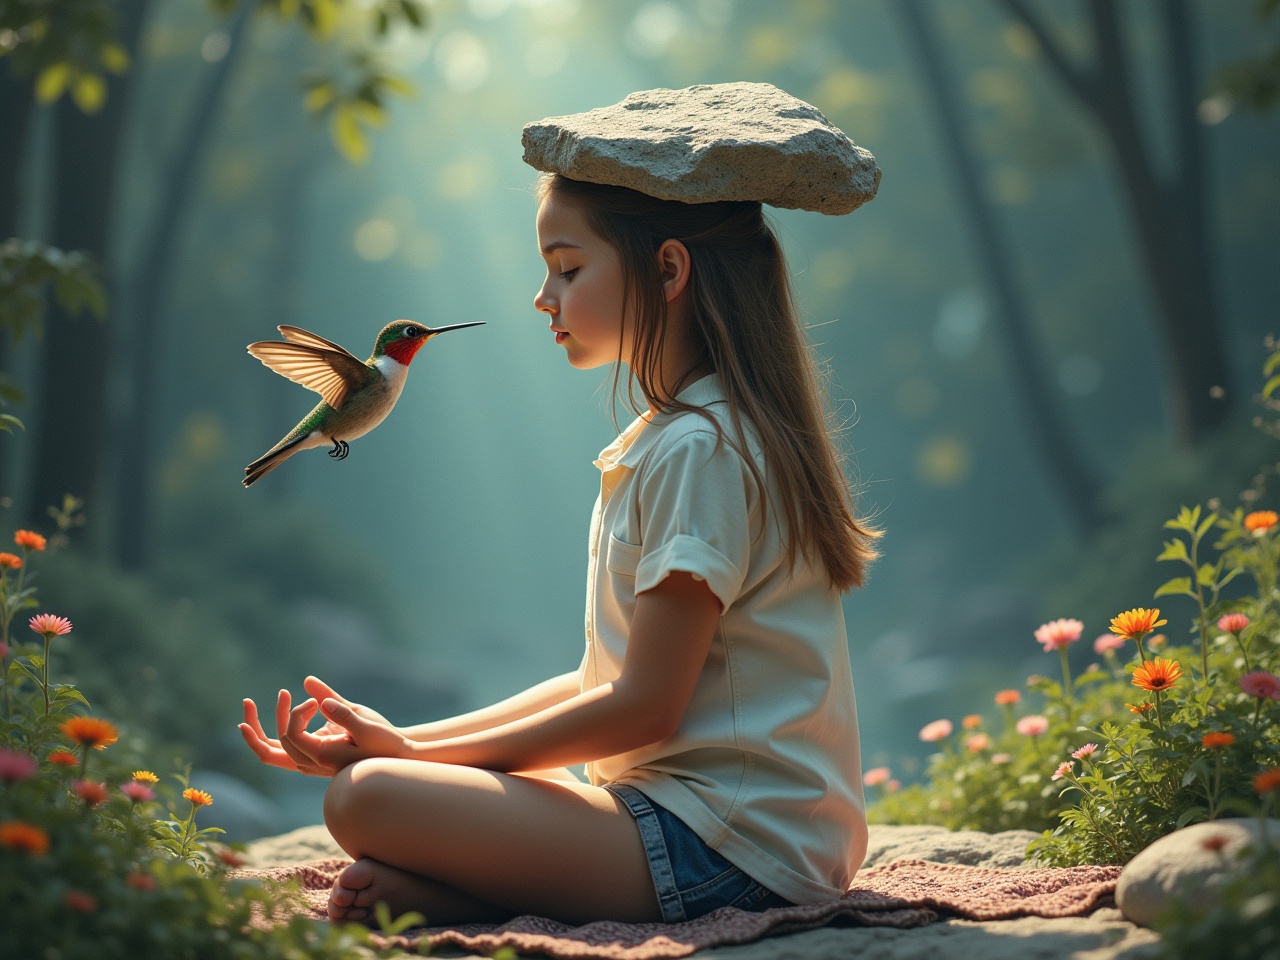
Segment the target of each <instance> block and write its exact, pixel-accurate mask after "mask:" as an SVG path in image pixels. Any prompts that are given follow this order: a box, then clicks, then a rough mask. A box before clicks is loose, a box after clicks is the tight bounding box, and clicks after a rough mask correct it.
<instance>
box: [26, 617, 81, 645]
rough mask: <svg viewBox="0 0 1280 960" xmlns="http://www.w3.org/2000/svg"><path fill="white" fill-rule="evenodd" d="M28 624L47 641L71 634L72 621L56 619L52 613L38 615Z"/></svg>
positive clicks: (64, 618) (62, 618)
mask: <svg viewBox="0 0 1280 960" xmlns="http://www.w3.org/2000/svg"><path fill="white" fill-rule="evenodd" d="M27 623H28V624H29V625H30V626H31V629H32V630H34V631H35V632H36V633H38V634H40V635H42V636H43V637H44V638H45V639H46V640H52V639H53V638H54V637H61V636H62V635H63V634H67V633H70V632H71V621H70V620H68V619H67V618H66V617H55V616H54V615H53V614H52V613H38V614H36V615H35V616H34V617H32V618H31V619H30V620H28V621H27Z"/></svg>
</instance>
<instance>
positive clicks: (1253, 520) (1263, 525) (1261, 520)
mask: <svg viewBox="0 0 1280 960" xmlns="http://www.w3.org/2000/svg"><path fill="white" fill-rule="evenodd" d="M1278 520H1280V516H1277V515H1276V512H1275V511H1274V510H1255V511H1253V513H1251V514H1249V515H1248V516H1247V517H1245V518H1244V528H1245V529H1246V530H1248V531H1250V532H1251V533H1252V534H1253V535H1254V536H1255V537H1260V536H1262V535H1263V534H1264V533H1266V532H1267V531H1268V530H1270V529H1271V528H1272V527H1274V526H1275V525H1276V521H1278Z"/></svg>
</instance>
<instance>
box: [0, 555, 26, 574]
mask: <svg viewBox="0 0 1280 960" xmlns="http://www.w3.org/2000/svg"><path fill="white" fill-rule="evenodd" d="M20 566H22V558H21V557H20V556H18V555H17V554H16V553H0V567H4V568H6V569H8V570H17V569H18V568H19V567H20Z"/></svg>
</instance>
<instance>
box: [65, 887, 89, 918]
mask: <svg viewBox="0 0 1280 960" xmlns="http://www.w3.org/2000/svg"><path fill="white" fill-rule="evenodd" d="M62 902H63V903H65V904H66V905H67V906H68V907H70V908H71V909H72V910H78V911H79V912H80V913H93V912H94V911H95V910H97V909H98V901H97V900H95V899H94V898H93V897H91V896H89V894H87V893H85V892H84V891H83V890H68V891H67V892H66V893H64V894H63V895H62Z"/></svg>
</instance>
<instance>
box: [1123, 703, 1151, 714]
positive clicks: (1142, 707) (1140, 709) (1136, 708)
mask: <svg viewBox="0 0 1280 960" xmlns="http://www.w3.org/2000/svg"><path fill="white" fill-rule="evenodd" d="M1125 706H1126V707H1128V708H1129V712H1130V713H1136V714H1137V715H1138V716H1142V715H1143V714H1144V713H1146V712H1147V711H1148V710H1150V709H1151V708H1152V707H1154V706H1155V704H1154V703H1152V702H1151V701H1150V700H1148V701H1147V702H1146V703H1126V704H1125Z"/></svg>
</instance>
